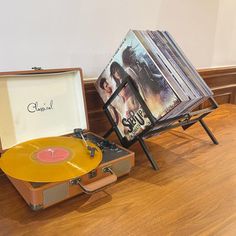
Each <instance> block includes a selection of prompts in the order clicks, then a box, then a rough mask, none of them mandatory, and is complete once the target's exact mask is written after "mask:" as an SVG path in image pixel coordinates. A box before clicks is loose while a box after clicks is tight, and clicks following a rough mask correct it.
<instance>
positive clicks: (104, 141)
mask: <svg viewBox="0 0 236 236" xmlns="http://www.w3.org/2000/svg"><path fill="white" fill-rule="evenodd" d="M110 145H111V143H110V142H109V141H108V140H105V139H104V140H102V142H101V146H102V147H103V148H108V147H109V148H110Z"/></svg>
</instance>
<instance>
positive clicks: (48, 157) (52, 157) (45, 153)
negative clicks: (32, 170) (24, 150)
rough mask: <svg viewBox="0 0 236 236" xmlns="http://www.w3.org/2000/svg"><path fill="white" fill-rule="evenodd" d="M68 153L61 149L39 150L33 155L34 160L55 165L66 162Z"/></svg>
mask: <svg viewBox="0 0 236 236" xmlns="http://www.w3.org/2000/svg"><path fill="white" fill-rule="evenodd" d="M69 156H70V152H69V151H68V150H66V149H64V148H61V147H52V148H45V149H41V150H40V151H38V152H36V153H35V159H36V160H38V161H41V162H45V163H55V162H60V161H64V160H66V159H67V158H68V157H69Z"/></svg>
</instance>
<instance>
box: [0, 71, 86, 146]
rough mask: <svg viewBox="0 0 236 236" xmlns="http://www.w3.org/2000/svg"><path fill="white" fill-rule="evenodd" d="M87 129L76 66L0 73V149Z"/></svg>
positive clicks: (84, 105) (80, 84)
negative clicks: (76, 129) (77, 129)
mask: <svg viewBox="0 0 236 236" xmlns="http://www.w3.org/2000/svg"><path fill="white" fill-rule="evenodd" d="M74 128H82V129H89V127H88V118H87V110H86V103H85V95H84V87H83V78H82V70H81V69H79V68H69V69H52V70H31V71H20V72H19V71H18V72H7V73H0V138H1V146H2V147H1V149H2V150H5V149H8V148H10V147H12V146H14V145H16V144H18V143H21V142H24V141H27V140H30V139H35V138H42V137H49V136H59V135H66V134H70V133H72V132H73V130H74Z"/></svg>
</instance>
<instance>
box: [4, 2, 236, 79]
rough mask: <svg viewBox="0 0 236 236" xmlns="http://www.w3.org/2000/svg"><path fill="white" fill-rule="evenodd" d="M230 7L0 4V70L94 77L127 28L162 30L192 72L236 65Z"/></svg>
mask: <svg viewBox="0 0 236 236" xmlns="http://www.w3.org/2000/svg"><path fill="white" fill-rule="evenodd" d="M235 7H236V1H233V0H174V1H173V0H128V1H125V0H119V1H117V0H110V1H109V0H99V1H95V0H93V1H92V0H41V1H35V0H20V1H19V0H8V1H4V0H0V30H1V31H0V34H1V37H0V71H9V70H24V69H30V68H31V67H32V66H42V67H43V68H59V67H74V66H81V67H82V68H83V70H84V74H85V77H96V76H98V75H99V74H100V72H102V70H103V68H104V67H105V65H106V64H107V63H108V61H109V59H110V57H111V56H112V55H113V53H114V52H115V50H116V49H117V47H118V46H119V44H120V42H121V40H122V39H123V37H124V36H125V34H126V32H127V31H128V30H129V29H130V28H132V29H165V30H168V31H169V32H170V33H172V35H173V36H174V37H175V38H176V40H177V42H178V43H179V44H180V45H181V47H182V48H183V50H184V51H185V52H186V54H187V55H188V56H189V58H190V60H191V61H192V62H193V64H194V65H195V66H196V67H197V68H203V67H211V66H223V65H228V64H236V57H235V52H236V46H235V44H234V41H233V40H234V39H235V36H236V31H235V29H234V28H233V26H235V22H236V17H235V14H234V8H235ZM222 33H223V34H222ZM225 40H226V41H227V46H225Z"/></svg>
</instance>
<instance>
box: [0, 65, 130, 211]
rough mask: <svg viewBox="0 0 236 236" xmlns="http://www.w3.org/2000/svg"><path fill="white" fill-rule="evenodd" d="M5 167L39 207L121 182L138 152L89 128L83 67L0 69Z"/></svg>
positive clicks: (1, 163)
mask: <svg viewBox="0 0 236 236" xmlns="http://www.w3.org/2000/svg"><path fill="white" fill-rule="evenodd" d="M0 112H1V116H0V138H1V153H2V155H1V158H0V168H1V169H2V170H3V171H4V172H5V173H6V175H7V176H8V178H9V180H10V181H11V182H12V183H13V185H14V186H15V187H16V189H17V190H18V191H19V193H20V194H21V195H22V197H23V198H24V199H25V201H26V202H27V203H28V204H29V206H30V207H31V208H32V209H33V210H39V209H43V208H47V207H49V206H51V205H54V204H56V203H58V202H61V201H63V200H65V199H68V198H70V197H73V196H75V195H78V194H80V193H83V192H84V193H86V194H91V193H94V192H96V191H100V190H102V189H103V188H105V187H107V186H109V185H110V184H112V183H115V182H116V180H117V177H119V176H122V175H125V174H128V173H129V172H130V170H131V168H132V167H133V165H134V153H133V152H131V151H129V150H127V149H125V148H123V147H121V146H118V145H116V144H115V143H111V142H109V141H108V140H105V139H103V138H102V137H99V136H98V135H96V134H94V133H92V132H89V131H88V130H89V127H88V126H89V125H88V118H87V110H86V105H85V96H84V87H83V80H82V71H81V69H80V68H69V69H53V70H31V71H21V72H8V73H0Z"/></svg>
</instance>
